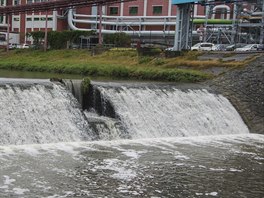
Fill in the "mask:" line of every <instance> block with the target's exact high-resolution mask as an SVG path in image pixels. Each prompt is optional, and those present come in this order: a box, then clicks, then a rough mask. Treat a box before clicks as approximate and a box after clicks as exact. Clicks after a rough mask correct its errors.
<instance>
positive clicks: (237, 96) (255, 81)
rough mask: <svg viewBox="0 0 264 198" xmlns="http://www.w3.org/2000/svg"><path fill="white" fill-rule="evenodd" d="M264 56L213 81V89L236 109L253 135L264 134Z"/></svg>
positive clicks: (211, 82)
mask: <svg viewBox="0 0 264 198" xmlns="http://www.w3.org/2000/svg"><path fill="white" fill-rule="evenodd" d="M263 65H264V56H260V57H259V58H257V59H256V60H255V61H253V62H251V63H250V64H247V65H246V66H245V67H242V68H239V69H235V70H232V71H229V72H227V73H225V74H223V75H221V76H219V77H217V78H215V79H214V80H213V81H210V84H211V87H213V88H214V89H215V90H217V91H218V92H220V93H221V94H223V95H224V96H225V97H227V98H228V99H229V100H230V101H231V102H232V104H233V105H234V106H235V107H236V109H237V111H238V112H239V113H240V115H241V117H242V118H243V120H244V121H245V123H246V124H247V126H248V127H249V129H250V131H251V132H252V133H260V134H264V78H263V76H264V66H263Z"/></svg>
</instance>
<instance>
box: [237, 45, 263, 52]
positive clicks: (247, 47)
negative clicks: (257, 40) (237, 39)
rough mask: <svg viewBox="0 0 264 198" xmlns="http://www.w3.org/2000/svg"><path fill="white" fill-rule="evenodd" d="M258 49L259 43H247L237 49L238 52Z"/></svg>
mask: <svg viewBox="0 0 264 198" xmlns="http://www.w3.org/2000/svg"><path fill="white" fill-rule="evenodd" d="M256 50H258V44H250V45H246V46H244V47H241V48H236V49H235V51H236V52H247V51H256Z"/></svg>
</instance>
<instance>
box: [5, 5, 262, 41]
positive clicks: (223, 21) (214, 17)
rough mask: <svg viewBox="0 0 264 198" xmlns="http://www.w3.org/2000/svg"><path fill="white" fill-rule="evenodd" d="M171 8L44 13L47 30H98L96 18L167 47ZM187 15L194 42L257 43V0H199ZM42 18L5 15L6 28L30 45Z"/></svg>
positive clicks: (108, 27)
mask: <svg viewBox="0 0 264 198" xmlns="http://www.w3.org/2000/svg"><path fill="white" fill-rule="evenodd" d="M44 1H45V0H44ZM39 2H41V0H0V5H1V6H7V5H25V4H32V3H39ZM176 10H177V6H176V5H174V4H173V0H166V1H164V0H136V1H130V2H121V3H115V4H110V5H104V6H102V7H100V6H84V7H78V8H62V9H56V10H53V11H49V12H48V17H47V20H48V23H47V28H48V31H52V30H53V31H62V30H70V29H71V30H97V31H98V29H99V26H100V25H99V24H100V21H101V23H102V33H103V34H112V33H115V32H125V33H127V34H129V35H130V36H131V37H132V38H133V39H140V40H141V41H145V42H149V43H151V42H157V43H164V44H167V45H173V40H174V36H175V26H176V15H177V13H176V12H177V11H176ZM100 12H102V17H101V18H100ZM190 13H191V15H192V18H193V19H194V21H193V22H194V23H193V25H192V24H191V27H192V31H191V33H192V36H193V37H194V40H195V39H196V41H197V40H200V41H201V40H203V41H210V42H214V43H223V42H224V43H225V42H227V43H232V42H246V43H259V42H261V41H262V42H263V23H264V19H263V18H264V15H263V0H248V1H224V0H222V1H220V0H214V1H212V0H207V1H199V4H194V5H193V6H192V7H191V11H190ZM45 20H46V12H27V13H20V14H13V15H12V17H11V19H10V32H12V33H17V34H18V35H19V42H20V43H25V42H29V43H30V42H32V40H30V39H29V38H27V37H26V33H28V32H32V31H44V29H45ZM0 31H1V32H6V31H7V18H6V16H0ZM2 34H3V33H2ZM261 39H262V40H261Z"/></svg>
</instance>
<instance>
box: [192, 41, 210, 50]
mask: <svg viewBox="0 0 264 198" xmlns="http://www.w3.org/2000/svg"><path fill="white" fill-rule="evenodd" d="M213 47H214V44H213V43H197V44H196V45H194V46H192V47H191V50H192V51H212V48H213Z"/></svg>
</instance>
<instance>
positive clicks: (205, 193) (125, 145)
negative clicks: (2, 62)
mask: <svg viewBox="0 0 264 198" xmlns="http://www.w3.org/2000/svg"><path fill="white" fill-rule="evenodd" d="M73 84H74V83H73ZM73 84H72V83H70V84H69V85H70V87H73ZM92 84H93V85H92V87H91V88H90V89H89V90H90V92H91V93H89V94H90V95H89V97H88V98H86V99H87V100H89V101H84V102H87V107H88V108H87V109H86V110H84V111H83V112H82V110H81V109H80V104H78V102H77V100H76V99H75V98H74V97H73V94H71V93H70V92H69V91H68V90H66V88H65V87H64V86H63V85H62V84H57V83H51V82H49V81H39V80H38V81H35V80H34V81H25V80H23V81H21V80H20V81H17V82H16V80H14V79H12V80H10V82H7V81H6V80H3V79H0V197H27V198H35V197H121V198H122V197H124V198H127V197H135V198H136V197H172V198H174V197H179V198H186V197H230V196H231V197H264V192H263V185H264V181H263V177H264V173H263V164H264V147H263V145H264V144H263V143H264V136H263V135H257V134H248V129H247V127H246V126H245V124H244V123H243V121H242V120H241V118H240V116H239V115H238V113H237V112H236V110H235V109H234V107H233V106H232V105H231V104H230V103H229V102H228V100H227V99H226V98H224V97H223V96H221V95H217V94H213V93H210V92H209V91H206V90H202V89H191V90H188V89H185V88H184V87H182V86H181V89H178V88H176V87H175V86H152V85H146V86H145V85H142V84H141V85H138V86H137V87H136V86H135V85H120V84H113V83H107V84H102V83H92ZM75 85H76V86H77V87H79V85H78V83H77V84H75ZM75 85H74V86H75ZM132 86H133V87H132ZM73 90H74V89H72V91H73ZM75 90H76V89H75ZM75 94H76V93H75ZM77 95H78V94H77ZM238 133H243V134H238ZM216 134H228V135H216ZM229 134H234V135H229ZM197 135H209V136H200V137H196V136H197ZM210 135H211V136H210ZM168 136H194V137H188V138H181V137H170V138H160V137H168ZM152 137H159V138H155V139H153V138H152ZM94 138H96V139H100V140H112V139H115V141H85V140H93V139H94ZM128 138H130V139H135V140H123V139H128ZM143 138H146V139H143ZM118 139H122V140H118ZM83 140H84V141H83ZM65 141H67V142H65ZM80 141H82V142H80ZM50 142H58V143H50ZM25 143H28V144H30V143H34V144H31V145H28V144H27V145H9V144H25ZM35 143H49V144H35ZM3 144H4V145H3ZM223 181H224V184H223Z"/></svg>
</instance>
